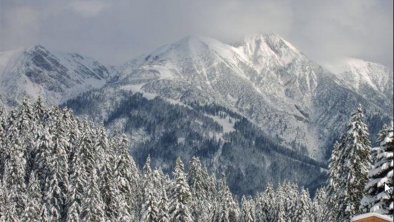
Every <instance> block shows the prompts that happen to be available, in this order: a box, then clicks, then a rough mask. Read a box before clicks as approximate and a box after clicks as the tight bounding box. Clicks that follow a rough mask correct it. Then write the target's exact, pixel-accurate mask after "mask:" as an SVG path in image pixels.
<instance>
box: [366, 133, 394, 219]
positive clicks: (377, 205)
mask: <svg viewBox="0 0 394 222" xmlns="http://www.w3.org/2000/svg"><path fill="white" fill-rule="evenodd" d="M379 141H380V146H379V148H378V149H377V153H376V157H375V158H374V162H373V166H372V168H371V169H370V171H369V174H368V183H367V184H366V186H365V191H366V195H365V196H364V197H363V199H362V201H361V205H362V206H361V207H362V208H363V211H364V212H377V213H381V214H387V215H393V213H394V210H393V208H394V206H393V203H394V199H393V194H390V193H389V192H388V191H386V190H385V188H386V187H387V188H389V189H391V192H392V191H393V188H394V183H393V171H394V170H393V168H394V155H393V152H394V136H393V125H391V126H390V127H388V126H385V127H384V128H383V129H382V130H381V131H380V133H379Z"/></svg>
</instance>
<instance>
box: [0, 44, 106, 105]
mask: <svg viewBox="0 0 394 222" xmlns="http://www.w3.org/2000/svg"><path fill="white" fill-rule="evenodd" d="M109 78H110V72H109V71H108V69H107V68H106V67H105V66H104V65H102V64H100V63H99V62H97V61H96V60H94V59H91V58H88V57H84V56H81V55H79V54H76V53H61V52H50V51H48V50H47V49H46V48H44V47H43V46H41V45H37V46H33V47H31V48H28V49H18V50H13V51H5V52H0V100H2V102H3V103H4V105H5V106H14V105H15V104H18V103H20V101H21V100H22V99H23V98H25V97H27V98H33V99H36V98H37V97H38V96H41V97H42V98H45V100H46V101H47V103H49V104H51V105H54V104H60V103H62V102H64V101H66V100H67V99H70V98H72V97H74V96H76V95H78V94H79V93H81V92H85V91H88V90H89V89H93V88H99V87H102V86H103V85H104V84H105V83H106V82H107V80H108V79H109Z"/></svg>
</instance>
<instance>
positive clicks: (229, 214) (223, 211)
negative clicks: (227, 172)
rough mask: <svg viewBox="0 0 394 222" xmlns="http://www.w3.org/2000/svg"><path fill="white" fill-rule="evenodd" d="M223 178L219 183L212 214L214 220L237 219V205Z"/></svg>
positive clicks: (217, 221) (223, 221)
mask: <svg viewBox="0 0 394 222" xmlns="http://www.w3.org/2000/svg"><path fill="white" fill-rule="evenodd" d="M225 181H226V180H225V178H222V179H221V181H220V185H219V188H218V189H219V191H218V200H217V203H216V207H215V212H214V215H213V221H215V222H230V221H238V220H239V206H238V203H237V202H236V200H234V198H233V195H232V194H231V192H230V189H229V188H228V186H227V184H226V182H225Z"/></svg>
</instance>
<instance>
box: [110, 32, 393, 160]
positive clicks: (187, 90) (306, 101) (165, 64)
mask: <svg viewBox="0 0 394 222" xmlns="http://www.w3.org/2000/svg"><path fill="white" fill-rule="evenodd" d="M119 70H120V72H121V73H122V75H121V77H120V78H119V79H118V81H117V83H118V85H119V87H122V88H123V89H130V90H134V91H139V92H141V93H143V94H144V93H145V94H147V93H148V94H150V95H153V96H154V95H158V96H161V97H164V98H168V99H171V100H175V101H178V102H181V103H184V104H188V103H193V102H198V103H201V104H210V103H215V104H218V105H221V106H224V107H226V108H228V109H230V110H232V111H234V112H237V113H239V114H240V115H242V116H244V117H246V118H248V119H249V120H250V121H251V122H253V123H254V124H256V125H257V126H259V127H260V128H261V129H262V130H263V131H264V132H265V133H266V134H268V135H270V136H271V137H273V138H277V141H281V142H280V143H281V145H283V146H286V147H288V148H291V149H293V150H295V151H298V152H303V153H307V155H309V156H310V157H312V158H315V159H319V160H322V159H324V158H325V155H326V153H327V147H330V145H331V144H332V142H333V141H332V140H333V138H334V137H335V136H334V133H335V132H340V130H342V129H343V128H344V122H343V121H342V122H338V120H344V119H346V118H347V117H348V115H350V113H351V112H352V111H353V110H354V109H355V107H356V106H357V105H358V103H361V104H362V105H363V106H364V107H365V108H366V109H367V113H369V114H370V115H371V116H376V115H380V114H382V115H381V117H382V118H383V119H388V118H390V114H389V113H390V110H389V109H388V108H387V107H389V106H390V102H387V101H385V106H380V104H376V103H374V102H373V101H374V98H364V97H363V96H362V95H361V94H359V93H358V92H357V91H356V90H354V89H352V88H349V87H348V85H347V84H345V83H344V82H343V81H341V80H340V79H338V78H337V77H336V76H335V75H334V74H332V73H330V72H328V71H326V70H324V69H323V68H322V67H320V66H319V65H317V64H315V63H314V62H313V61H311V60H309V59H308V58H307V57H306V56H304V55H303V54H302V53H301V52H300V51H299V50H297V49H296V48H295V47H294V46H292V45H291V44H290V43H288V42H287V41H285V40H284V39H282V38H281V37H280V36H278V35H274V34H269V35H259V36H253V37H249V38H246V39H245V40H244V41H243V42H241V43H239V44H237V45H236V46H232V45H228V44H225V43H222V42H219V41H217V40H214V39H210V38H205V37H186V38H184V39H182V40H180V41H177V42H175V43H172V44H169V45H166V46H163V47H161V48H159V49H157V50H155V51H153V52H152V53H150V54H148V55H145V56H143V57H140V58H137V59H135V60H132V61H131V62H129V63H127V64H125V65H124V66H122V67H120V68H119ZM371 118H373V117H371ZM378 125H379V124H378Z"/></svg>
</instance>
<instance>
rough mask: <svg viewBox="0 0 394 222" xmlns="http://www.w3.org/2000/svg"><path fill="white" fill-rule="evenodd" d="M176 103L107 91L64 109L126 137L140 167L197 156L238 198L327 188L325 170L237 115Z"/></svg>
mask: <svg viewBox="0 0 394 222" xmlns="http://www.w3.org/2000/svg"><path fill="white" fill-rule="evenodd" d="M114 89H115V90H114ZM172 102H173V101H170V100H168V99H165V98H164V99H162V98H159V97H156V98H154V99H147V98H145V97H144V96H142V95H141V94H139V93H133V92H130V91H129V90H124V89H121V88H119V87H115V86H112V87H109V86H107V87H104V88H102V89H98V90H92V91H89V92H86V93H83V94H81V95H80V96H78V97H76V98H74V99H71V100H69V101H67V103H65V104H64V106H67V107H69V108H71V109H73V110H74V112H75V113H76V114H77V115H79V116H86V117H95V119H94V120H95V121H96V122H102V123H103V124H104V126H105V127H106V128H108V129H111V131H112V132H116V131H118V132H119V131H120V132H123V133H126V134H127V135H128V136H129V138H130V140H131V142H132V147H131V150H130V152H131V153H132V154H133V157H134V158H135V160H136V162H137V163H138V164H139V165H140V167H142V165H143V164H144V163H145V161H146V158H147V157H148V156H150V157H151V160H152V164H153V165H154V166H157V167H160V168H162V169H163V170H164V171H165V172H169V170H171V169H172V167H173V164H174V160H175V159H176V158H177V157H181V158H182V159H183V160H185V161H189V160H191V158H192V157H193V156H197V157H199V158H200V159H201V160H202V161H203V162H204V163H205V164H206V166H208V167H209V170H210V171H211V172H213V173H215V174H216V175H218V176H220V175H222V174H225V175H226V177H227V179H228V184H229V186H230V187H231V190H232V191H233V192H235V193H236V194H239V195H242V194H254V193H256V192H258V191H263V190H264V188H265V187H266V186H267V185H268V183H272V184H275V185H276V184H279V183H281V182H283V181H284V180H287V181H293V182H296V183H298V184H300V185H302V186H304V187H308V188H309V189H310V190H311V192H314V190H315V189H316V187H318V186H319V185H320V184H321V183H323V182H324V179H325V175H324V168H325V164H323V163H319V162H317V161H314V160H313V159H311V158H309V157H307V156H305V155H302V154H299V153H296V152H294V151H292V150H289V149H287V148H285V147H282V146H280V145H278V144H277V142H276V141H275V140H272V139H271V138H270V137H269V136H267V135H265V134H264V133H263V132H262V131H261V130H260V129H258V128H257V127H255V126H254V124H252V123H251V122H249V121H248V120H247V119H245V118H243V117H242V116H240V115H238V114H237V113H234V112H232V111H230V110H228V109H226V108H224V107H222V106H218V105H213V104H211V105H206V106H201V105H199V104H190V105H187V106H186V105H183V104H178V103H172Z"/></svg>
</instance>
